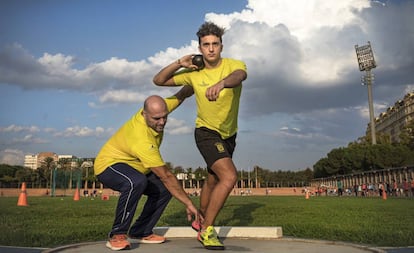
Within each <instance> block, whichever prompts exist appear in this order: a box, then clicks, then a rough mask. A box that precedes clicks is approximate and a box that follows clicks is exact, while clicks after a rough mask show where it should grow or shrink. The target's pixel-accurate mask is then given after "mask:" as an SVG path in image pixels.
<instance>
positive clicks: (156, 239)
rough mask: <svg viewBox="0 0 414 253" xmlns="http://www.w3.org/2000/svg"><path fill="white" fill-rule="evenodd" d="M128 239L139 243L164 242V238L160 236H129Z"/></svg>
mask: <svg viewBox="0 0 414 253" xmlns="http://www.w3.org/2000/svg"><path fill="white" fill-rule="evenodd" d="M129 238H131V239H134V240H136V241H137V242H139V243H153V244H154V243H163V242H165V240H166V238H165V237H164V236H161V235H156V234H152V235H149V236H145V237H134V236H132V235H129Z"/></svg>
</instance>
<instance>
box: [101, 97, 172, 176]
mask: <svg viewBox="0 0 414 253" xmlns="http://www.w3.org/2000/svg"><path fill="white" fill-rule="evenodd" d="M164 100H165V102H166V103H167V107H168V111H169V112H170V113H171V112H172V111H173V110H174V109H175V108H177V107H178V105H179V104H180V101H179V100H178V99H177V98H176V97H175V96H172V97H169V98H166V99H164ZM142 110H143V109H142V108H141V109H140V110H139V111H138V112H137V113H136V114H134V115H133V116H132V118H131V119H129V120H128V121H127V122H125V124H124V125H123V126H122V127H121V128H120V129H118V131H117V132H116V133H115V134H114V135H113V136H112V137H111V138H110V139H109V140H108V141H107V142H106V143H105V144H104V146H103V147H102V149H101V150H100V151H99V153H98V155H97V156H96V159H95V163H94V172H95V175H99V174H100V173H102V172H103V171H104V170H105V169H106V168H108V167H109V166H111V165H113V164H115V163H126V164H128V165H130V166H131V167H133V168H135V169H136V170H138V171H139V172H141V173H143V174H148V173H149V172H150V171H151V168H153V167H159V166H163V165H164V164H165V162H164V161H163V159H162V157H161V154H160V150H159V147H160V145H161V142H162V137H163V134H162V133H161V134H159V133H157V132H156V131H154V130H153V129H152V128H150V127H148V126H147V124H146V122H145V119H144V116H142V114H141V112H142Z"/></svg>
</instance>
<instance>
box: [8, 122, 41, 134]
mask: <svg viewBox="0 0 414 253" xmlns="http://www.w3.org/2000/svg"><path fill="white" fill-rule="evenodd" d="M0 132H15V133H16V132H30V133H36V132H39V128H38V127H37V126H16V125H14V124H12V125H10V126H7V127H0Z"/></svg>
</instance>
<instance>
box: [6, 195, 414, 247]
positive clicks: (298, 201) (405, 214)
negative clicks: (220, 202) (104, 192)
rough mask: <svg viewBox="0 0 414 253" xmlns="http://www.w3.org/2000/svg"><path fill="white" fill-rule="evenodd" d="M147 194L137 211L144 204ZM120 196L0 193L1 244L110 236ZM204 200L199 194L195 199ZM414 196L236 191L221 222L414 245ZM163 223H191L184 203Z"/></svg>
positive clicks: (172, 208) (322, 236)
mask: <svg viewBox="0 0 414 253" xmlns="http://www.w3.org/2000/svg"><path fill="white" fill-rule="evenodd" d="M144 200H145V199H143V200H142V201H141V202H140V205H139V206H138V210H137V214H136V215H138V213H139V211H140V210H141V208H142V205H143V202H144ZM116 202H117V198H116V197H111V198H110V200H109V201H102V200H100V199H95V200H91V199H87V198H81V200H80V201H73V200H72V198H71V197H65V198H60V197H55V198H51V197H28V203H29V206H27V207H22V206H17V197H16V198H14V197H2V198H0V231H2V235H1V236H0V245H9V246H26V247H56V246H60V245H66V244H72V243H79V242H87V241H100V240H105V239H106V238H107V233H108V232H109V230H110V228H111V225H112V221H113V217H114V210H115V205H116ZM194 202H195V203H197V204H198V198H194ZM413 210H414V200H413V199H403V198H388V199H387V200H385V201H384V200H382V199H380V198H354V197H343V198H338V197H318V198H314V197H313V198H311V199H309V200H306V199H305V198H304V197H278V196H244V197H241V196H231V197H230V198H229V199H228V201H227V202H226V204H225V206H224V208H223V210H222V212H221V213H220V215H219V217H218V218H217V220H216V225H217V226H280V227H282V230H283V235H284V236H293V237H298V238H309V239H322V240H335V241H345V242H352V243H361V244H366V245H372V246H393V247H397V246H410V245H411V246H412V245H414V230H413V229H412V228H413V227H414V211H413ZM157 226H189V223H188V222H187V220H186V215H185V210H184V207H183V205H181V204H180V203H179V202H178V201H176V200H175V199H173V200H172V201H171V202H170V204H169V205H168V207H167V209H166V211H165V212H164V214H163V216H162V217H161V219H160V221H159V223H158V224H157Z"/></svg>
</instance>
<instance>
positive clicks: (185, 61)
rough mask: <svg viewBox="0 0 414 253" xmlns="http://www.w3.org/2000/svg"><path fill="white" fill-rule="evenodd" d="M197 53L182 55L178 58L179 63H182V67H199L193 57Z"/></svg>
mask: <svg viewBox="0 0 414 253" xmlns="http://www.w3.org/2000/svg"><path fill="white" fill-rule="evenodd" d="M194 55H195V54H189V55H185V56H183V57H181V58H180V59H178V60H177V63H179V64H180V65H181V67H184V68H188V69H193V70H195V69H198V66H197V65H194V64H193V57H194Z"/></svg>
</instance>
